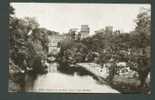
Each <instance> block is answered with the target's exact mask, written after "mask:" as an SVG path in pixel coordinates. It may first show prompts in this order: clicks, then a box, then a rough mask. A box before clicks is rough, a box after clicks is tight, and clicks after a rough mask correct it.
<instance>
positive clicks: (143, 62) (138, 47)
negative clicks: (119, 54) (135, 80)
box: [129, 9, 151, 87]
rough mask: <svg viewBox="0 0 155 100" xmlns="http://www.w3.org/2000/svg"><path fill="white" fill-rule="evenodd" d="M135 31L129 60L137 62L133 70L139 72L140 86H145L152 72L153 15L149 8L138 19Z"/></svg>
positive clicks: (132, 35)
mask: <svg viewBox="0 0 155 100" xmlns="http://www.w3.org/2000/svg"><path fill="white" fill-rule="evenodd" d="M136 25H137V26H136V28H135V31H134V32H133V33H132V34H131V39H132V41H131V45H132V46H131V47H132V49H131V52H132V53H131V55H130V56H129V59H130V60H129V61H131V62H133V63H136V64H137V67H136V66H135V67H134V66H133V65H131V66H132V67H131V68H132V69H133V70H136V71H137V72H138V73H139V79H140V81H141V85H140V87H144V86H145V79H146V77H147V75H148V73H149V72H150V59H151V57H150V46H151V44H150V42H151V36H150V35H151V16H150V10H149V9H143V10H142V11H141V12H140V13H139V14H138V15H137V19H136Z"/></svg>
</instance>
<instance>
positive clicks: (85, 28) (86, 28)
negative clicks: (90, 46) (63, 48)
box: [80, 25, 90, 39]
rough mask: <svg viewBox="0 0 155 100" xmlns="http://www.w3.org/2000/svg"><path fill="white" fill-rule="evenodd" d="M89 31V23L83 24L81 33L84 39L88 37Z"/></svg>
mask: <svg viewBox="0 0 155 100" xmlns="http://www.w3.org/2000/svg"><path fill="white" fill-rule="evenodd" d="M89 32H90V28H89V26H88V25H81V30H80V34H81V38H82V39H83V38H86V37H88V35H89Z"/></svg>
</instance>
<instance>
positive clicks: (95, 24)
mask: <svg viewBox="0 0 155 100" xmlns="http://www.w3.org/2000/svg"><path fill="white" fill-rule="evenodd" d="M11 5H12V6H13V7H14V8H15V16H16V17H18V18H24V17H34V18H35V19H36V20H37V21H38V23H39V24H40V27H44V28H47V29H50V30H52V31H56V32H60V33H63V32H65V33H66V32H68V31H69V29H70V28H80V26H81V25H83V24H86V25H89V27H90V33H91V34H93V33H94V31H96V30H99V29H102V28H105V26H113V28H114V30H120V31H122V32H130V31H132V30H133V29H134V27H135V19H136V16H137V14H138V13H139V12H140V9H141V8H150V5H149V4H87V3H85V4H80V3H76V4H74V3H11Z"/></svg>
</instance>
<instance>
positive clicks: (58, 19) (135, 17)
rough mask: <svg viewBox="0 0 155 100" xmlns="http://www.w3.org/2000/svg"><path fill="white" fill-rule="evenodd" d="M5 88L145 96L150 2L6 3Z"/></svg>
mask: <svg viewBox="0 0 155 100" xmlns="http://www.w3.org/2000/svg"><path fill="white" fill-rule="evenodd" d="M8 67H9V71H8V74H9V75H8V76H9V77H8V92H35V93H118V94H147V95H149V94H151V85H150V83H151V5H150V4H125V3H122V4H119V3H98V4H97V3H26V2H25V3H24V2H22V3H19V2H18V3H17V2H11V3H10V5H9V65H8Z"/></svg>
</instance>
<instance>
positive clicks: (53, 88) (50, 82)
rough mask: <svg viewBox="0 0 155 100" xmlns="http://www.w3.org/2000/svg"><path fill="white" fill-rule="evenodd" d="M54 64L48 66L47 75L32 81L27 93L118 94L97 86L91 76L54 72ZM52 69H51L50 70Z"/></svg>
mask: <svg viewBox="0 0 155 100" xmlns="http://www.w3.org/2000/svg"><path fill="white" fill-rule="evenodd" d="M55 66H56V64H52V65H50V68H49V70H48V73H47V74H44V75H40V76H38V77H37V79H36V80H35V81H34V85H33V87H32V88H31V89H30V90H28V91H29V92H63V93H68V92H69V93H70V92H72V93H119V92H118V91H117V90H115V89H112V88H111V87H110V86H108V85H106V84H99V83H98V82H97V81H96V80H94V79H93V78H92V77H91V76H89V75H86V76H79V75H78V74H76V73H75V74H74V75H67V74H64V73H61V72H59V71H56V69H55ZM51 68H52V69H51Z"/></svg>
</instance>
